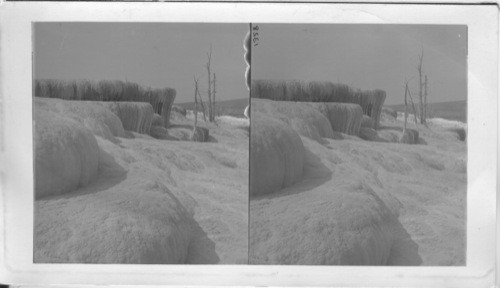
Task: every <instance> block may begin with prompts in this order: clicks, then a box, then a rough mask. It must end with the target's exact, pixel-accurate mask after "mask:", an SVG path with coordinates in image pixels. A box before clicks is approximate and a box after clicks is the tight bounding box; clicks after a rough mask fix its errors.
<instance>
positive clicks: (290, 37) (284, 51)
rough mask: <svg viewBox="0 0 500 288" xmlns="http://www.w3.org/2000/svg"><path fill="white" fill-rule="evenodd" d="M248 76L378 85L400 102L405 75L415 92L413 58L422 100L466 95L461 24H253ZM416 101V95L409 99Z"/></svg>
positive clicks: (390, 101)
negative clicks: (423, 87) (423, 77)
mask: <svg viewBox="0 0 500 288" xmlns="http://www.w3.org/2000/svg"><path fill="white" fill-rule="evenodd" d="M259 34H260V35H259V38H260V39H259V45H258V46H257V47H253V48H252V78H253V79H282V80H304V81H310V80H320V81H332V82H338V83H344V84H348V85H350V86H351V87H353V88H359V89H383V90H385V91H386V92H387V98H386V101H385V104H388V105H390V104H401V103H403V97H404V81H405V77H406V78H408V79H411V81H410V88H411V90H412V95H413V97H415V96H417V94H418V88H417V87H418V72H417V70H416V67H417V63H418V57H419V54H420V51H421V49H422V47H423V49H424V60H423V72H424V73H425V74H427V75H428V78H429V96H428V102H445V101H458V100H466V99H467V80H466V79H467V75H466V73H467V66H466V58H467V27H466V26H451V25H446V26H445V25H349V24H343V25H341V24H335V25H323V24H306V25H293V24H259ZM414 100H416V98H414Z"/></svg>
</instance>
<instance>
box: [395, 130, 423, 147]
mask: <svg viewBox="0 0 500 288" xmlns="http://www.w3.org/2000/svg"><path fill="white" fill-rule="evenodd" d="M399 142H400V143H405V144H418V142H419V136H418V131H417V130H414V129H409V128H408V129H406V130H405V131H404V132H403V133H402V135H401V139H400V141H399Z"/></svg>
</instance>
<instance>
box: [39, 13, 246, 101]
mask: <svg viewBox="0 0 500 288" xmlns="http://www.w3.org/2000/svg"><path fill="white" fill-rule="evenodd" d="M247 31H248V24H204V23H78V22H76V23H75V22H73V23H35V24H34V45H33V52H34V77H35V79H88V80H122V81H132V82H136V83H138V84H140V85H143V86H146V87H152V88H164V87H171V88H174V89H176V90H177V96H176V99H175V102H176V103H183V102H192V101H193V97H194V81H193V76H196V77H197V78H199V87H200V90H201V92H202V93H203V94H202V97H204V99H207V98H206V97H207V96H206V94H207V92H206V90H207V87H208V83H207V82H208V77H207V71H206V68H205V64H206V62H207V53H208V52H209V50H210V45H212V64H211V69H212V71H213V72H215V73H216V77H217V82H216V90H217V94H216V97H217V100H229V99H241V98H245V97H248V90H247V88H246V85H245V76H244V73H245V68H246V64H245V61H244V58H243V53H244V50H243V39H244V37H245V34H246V33H247Z"/></svg>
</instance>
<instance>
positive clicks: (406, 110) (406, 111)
mask: <svg viewBox="0 0 500 288" xmlns="http://www.w3.org/2000/svg"><path fill="white" fill-rule="evenodd" d="M407 96H408V80H406V83H405V124H404V127H403V135H405V133H406V123H408V100H407V98H408V97H407Z"/></svg>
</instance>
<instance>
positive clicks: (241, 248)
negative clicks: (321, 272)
mask: <svg viewBox="0 0 500 288" xmlns="http://www.w3.org/2000/svg"><path fill="white" fill-rule="evenodd" d="M247 32H248V25H247V24H203V23H198V24H197V23H179V24H176V23H34V24H33V34H34V45H33V55H34V58H33V59H34V63H33V69H34V73H33V93H34V95H33V96H34V97H33V111H34V116H33V121H34V133H33V137H34V149H35V153H34V158H35V159H34V166H35V167H34V174H35V187H34V196H35V209H34V211H35V213H34V214H35V215H34V247H33V254H34V255H33V257H34V262H35V263H109V264H219V263H220V264H246V263H247V251H248V248H247V239H248V232H247V231H248V229H247V223H248V209H247V207H248V143H249V142H248V141H249V120H248V118H247V117H246V116H245V115H244V111H245V108H246V107H247V106H248V99H249V97H248V93H249V92H248V89H247V86H246V81H245V69H246V66H247V64H246V62H245V59H244V49H243V41H244V38H245V35H246V34H247Z"/></svg>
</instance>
